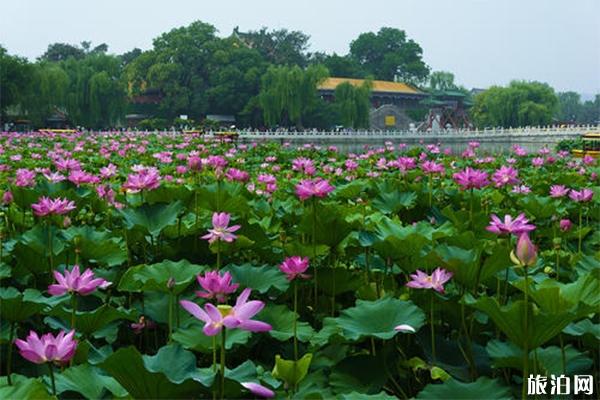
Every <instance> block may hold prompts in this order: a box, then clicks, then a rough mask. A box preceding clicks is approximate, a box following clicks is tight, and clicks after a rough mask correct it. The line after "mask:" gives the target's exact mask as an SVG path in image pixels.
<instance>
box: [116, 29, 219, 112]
mask: <svg viewBox="0 0 600 400" xmlns="http://www.w3.org/2000/svg"><path fill="white" fill-rule="evenodd" d="M215 33H216V29H215V27H214V26H212V25H209V24H205V23H203V22H200V21H196V22H193V23H191V24H190V25H188V26H185V27H180V28H175V29H172V30H171V31H169V32H167V33H163V34H162V35H161V36H159V37H158V38H156V39H154V42H153V49H152V50H150V51H147V52H144V53H143V54H141V55H139V56H138V57H137V58H136V59H135V60H134V61H133V62H131V63H130V64H129V65H127V67H126V79H127V82H128V84H129V85H130V94H140V93H143V92H144V90H146V89H148V88H152V89H157V90H159V91H160V93H161V95H162V101H161V103H160V107H159V110H160V114H161V115H160V116H161V117H166V118H168V119H173V118H175V117H177V116H179V115H180V114H186V115H189V116H190V117H191V118H192V119H195V120H200V119H201V117H202V116H203V115H204V114H205V113H206V112H207V110H208V106H209V99H208V93H207V90H208V89H209V79H210V76H209V74H210V73H209V66H210V61H211V56H212V54H213V52H214V50H215V49H217V48H218V41H219V40H220V39H218V38H217V37H216V36H215Z"/></svg>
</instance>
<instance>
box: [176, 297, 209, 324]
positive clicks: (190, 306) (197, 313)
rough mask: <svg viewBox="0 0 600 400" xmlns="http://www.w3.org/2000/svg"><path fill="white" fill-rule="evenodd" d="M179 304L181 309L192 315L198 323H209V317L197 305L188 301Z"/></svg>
mask: <svg viewBox="0 0 600 400" xmlns="http://www.w3.org/2000/svg"><path fill="white" fill-rule="evenodd" d="M179 304H181V307H183V308H184V309H185V310H186V311H187V312H189V313H190V314H192V315H193V316H194V317H196V318H197V319H199V320H200V321H204V322H206V323H209V322H210V317H209V316H208V314H206V312H205V311H204V310H203V309H202V308H201V307H200V306H199V305H198V304H196V303H194V302H191V301H189V300H181V301H180V302H179Z"/></svg>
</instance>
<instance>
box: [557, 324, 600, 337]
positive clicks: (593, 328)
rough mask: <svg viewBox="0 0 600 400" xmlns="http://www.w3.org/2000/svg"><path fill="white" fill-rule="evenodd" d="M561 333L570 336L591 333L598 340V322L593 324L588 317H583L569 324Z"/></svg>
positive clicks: (599, 335) (599, 327)
mask: <svg viewBox="0 0 600 400" xmlns="http://www.w3.org/2000/svg"><path fill="white" fill-rule="evenodd" d="M563 333H566V334H567V335H571V336H583V335H591V336H592V337H594V338H595V339H596V340H600V324H594V323H593V322H592V321H591V320H590V319H584V320H581V321H579V322H577V323H572V324H569V325H568V326H567V327H566V328H565V329H563Z"/></svg>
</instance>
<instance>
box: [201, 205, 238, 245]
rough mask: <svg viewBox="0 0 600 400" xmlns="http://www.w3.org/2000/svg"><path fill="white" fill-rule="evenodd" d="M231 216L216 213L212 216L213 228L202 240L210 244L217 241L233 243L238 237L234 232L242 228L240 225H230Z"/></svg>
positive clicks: (224, 213)
mask: <svg viewBox="0 0 600 400" xmlns="http://www.w3.org/2000/svg"><path fill="white" fill-rule="evenodd" d="M230 218H231V215H229V214H228V213H226V212H222V213H214V214H213V216H212V224H213V228H212V229H209V230H208V233H207V234H206V235H204V236H202V239H206V240H208V243H212V242H214V241H215V240H220V241H223V242H228V243H231V242H233V241H234V240H235V239H236V238H237V236H236V235H234V234H233V232H235V231H237V230H238V229H240V228H241V226H240V225H233V226H228V225H229V220H230Z"/></svg>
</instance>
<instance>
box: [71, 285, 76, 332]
mask: <svg viewBox="0 0 600 400" xmlns="http://www.w3.org/2000/svg"><path fill="white" fill-rule="evenodd" d="M76 313H77V294H75V292H73V293H71V329H75V315H76Z"/></svg>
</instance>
